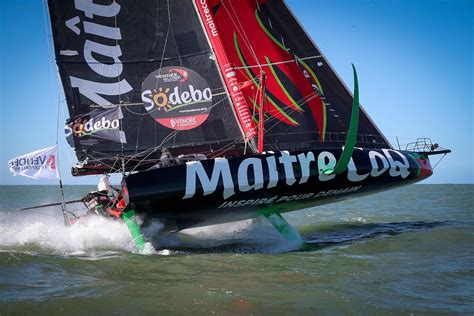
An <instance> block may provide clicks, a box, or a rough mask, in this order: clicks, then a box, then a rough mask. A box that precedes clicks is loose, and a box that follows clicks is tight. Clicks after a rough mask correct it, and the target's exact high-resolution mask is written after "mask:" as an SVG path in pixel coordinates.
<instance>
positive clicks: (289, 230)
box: [263, 212, 304, 245]
mask: <svg viewBox="0 0 474 316" xmlns="http://www.w3.org/2000/svg"><path fill="white" fill-rule="evenodd" d="M263 216H264V217H265V218H266V219H267V220H268V221H269V222H270V223H271V224H272V225H273V227H275V229H276V230H277V231H278V232H279V233H280V234H282V235H283V236H284V237H285V238H286V239H287V240H289V241H291V242H292V243H297V244H299V245H303V244H304V241H303V238H301V236H300V234H299V233H298V231H297V230H296V229H295V228H294V227H293V226H291V225H290V224H289V223H288V222H287V221H286V220H285V218H283V216H281V214H280V213H276V212H271V213H265V214H263Z"/></svg>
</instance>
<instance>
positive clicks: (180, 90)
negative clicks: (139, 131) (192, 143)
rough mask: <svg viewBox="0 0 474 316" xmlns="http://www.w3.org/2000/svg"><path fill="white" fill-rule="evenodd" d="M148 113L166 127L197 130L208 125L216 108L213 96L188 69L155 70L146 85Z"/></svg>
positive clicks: (205, 84) (143, 87) (144, 94)
mask: <svg viewBox="0 0 474 316" xmlns="http://www.w3.org/2000/svg"><path fill="white" fill-rule="evenodd" d="M141 97H142V101H143V105H144V106H145V109H146V110H147V112H148V113H149V114H150V115H151V116H152V117H153V118H154V119H155V121H157V122H158V123H160V124H161V125H163V126H166V127H168V128H171V129H176V130H188V129H193V128H196V127H198V126H199V125H201V124H202V123H204V121H205V120H206V119H207V117H208V116H209V112H210V108H211V105H212V92H211V89H210V88H209V86H208V84H207V82H206V81H205V80H204V79H203V78H202V77H201V76H200V75H199V74H197V73H196V72H194V71H193V70H191V69H187V68H184V67H166V68H162V69H158V70H155V71H154V72H152V73H151V74H150V75H148V77H147V78H146V79H145V81H144V82H143V85H142V94H141Z"/></svg>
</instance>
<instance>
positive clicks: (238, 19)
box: [230, 2, 262, 70]
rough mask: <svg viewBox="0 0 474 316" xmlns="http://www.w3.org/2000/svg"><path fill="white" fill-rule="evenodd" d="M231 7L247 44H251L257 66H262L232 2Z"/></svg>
mask: <svg viewBox="0 0 474 316" xmlns="http://www.w3.org/2000/svg"><path fill="white" fill-rule="evenodd" d="M230 7H231V8H232V11H233V12H234V14H235V16H236V18H237V22H239V25H240V27H241V29H242V30H243V34H244V36H245V39H246V40H247V42H248V43H249V47H250V49H251V52H252V54H253V55H254V56H255V58H256V59H257V64H260V63H259V61H258V58H257V54H256V53H255V51H254V50H253V47H252V43H251V42H250V40H249V38H248V37H247V33H246V32H245V30H244V27H243V26H242V23H241V22H240V18H239V16H238V15H237V12H236V11H235V8H234V5H233V4H232V2H230ZM261 69H262V67H260V70H261Z"/></svg>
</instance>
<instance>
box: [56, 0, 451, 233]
mask: <svg viewBox="0 0 474 316" xmlns="http://www.w3.org/2000/svg"><path fill="white" fill-rule="evenodd" d="M48 6H49V13H50V17H51V25H52V31H53V40H54V48H55V55H56V63H57V66H58V69H59V74H60V77H61V81H62V85H63V89H64V94H65V96H66V101H67V104H68V109H69V114H70V119H68V121H67V122H66V125H65V133H66V137H67V139H68V142H69V144H70V145H71V146H72V147H74V150H75V152H76V155H77V159H78V162H77V164H76V166H74V167H73V169H72V173H73V175H74V176H86V175H99V174H102V175H104V174H111V173H120V174H122V175H123V181H122V186H121V187H120V188H118V193H117V195H116V196H115V199H114V200H115V202H110V201H109V200H107V201H108V202H110V203H111V204H110V206H107V205H106V208H108V209H109V211H115V212H116V213H115V214H116V216H117V217H119V218H120V217H121V216H122V215H121V214H122V213H125V212H126V211H128V210H134V211H135V212H137V213H141V214H143V215H144V216H145V218H146V219H150V218H159V219H160V220H162V221H164V222H166V223H169V225H168V226H167V227H173V229H178V230H180V229H184V228H190V227H196V226H205V225H212V224H218V223H225V222H232V221H238V220H243V219H248V218H254V217H258V216H264V217H267V218H268V219H269V220H270V221H271V222H272V224H273V225H274V226H275V227H276V228H277V229H278V230H279V231H280V232H282V233H283V234H286V235H288V236H289V235H295V231H294V230H292V229H291V227H289V225H288V223H286V221H285V220H284V218H283V217H282V216H281V214H282V213H285V212H289V211H295V210H300V209H303V208H307V207H312V206H317V205H321V204H325V203H331V202H335V201H339V200H342V199H345V198H347V197H350V196H358V195H364V194H368V193H373V192H377V191H380V190H386V189H389V188H393V187H396V186H400V185H405V184H411V183H414V182H417V181H421V180H423V179H425V178H427V177H429V176H430V175H431V174H432V167H431V165H430V160H429V156H430V155H434V154H440V153H443V154H446V153H447V152H449V150H444V149H442V148H439V147H438V148H437V145H436V146H435V145H432V144H431V143H427V142H424V143H423V145H422V146H421V145H420V143H417V144H414V145H413V146H412V147H411V148H406V150H401V149H400V148H398V149H395V148H393V147H392V146H391V145H390V143H389V142H388V140H387V139H386V137H385V136H384V135H383V134H382V132H381V131H380V130H379V129H378V127H377V126H376V125H375V123H374V122H373V121H372V120H371V119H370V117H369V116H368V114H367V113H366V112H365V111H364V109H363V108H362V107H361V106H360V105H359V88H358V81H357V73H356V70H355V68H353V74H354V88H353V93H351V92H350V90H349V89H348V88H347V87H346V86H345V85H344V83H343V82H342V81H341V79H340V78H339V77H338V75H337V74H336V73H335V71H334V69H333V68H332V67H331V65H330V64H329V62H328V61H327V59H326V58H325V57H324V55H323V54H322V53H321V51H320V49H319V48H318V47H317V46H316V45H315V43H314V42H313V41H312V40H311V39H310V37H309V36H308V35H307V33H306V32H305V31H304V30H303V28H302V26H301V25H300V23H299V22H298V20H297V19H296V17H295V16H294V15H293V13H292V12H291V10H290V9H289V7H288V6H287V5H286V3H285V2H284V1H283V0H172V1H171V0H141V1H126V0H114V1H107V2H105V3H104V2H99V1H93V0H75V1H62V0H48ZM100 199H101V194H100V193H98V192H92V193H90V194H89V195H88V196H87V197H86V199H85V201H86V202H87V203H88V205H89V206H90V207H95V206H97V205H98V204H100V203H101V202H100ZM170 229H171V228H170Z"/></svg>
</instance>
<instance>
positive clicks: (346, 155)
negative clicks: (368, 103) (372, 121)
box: [334, 65, 359, 174]
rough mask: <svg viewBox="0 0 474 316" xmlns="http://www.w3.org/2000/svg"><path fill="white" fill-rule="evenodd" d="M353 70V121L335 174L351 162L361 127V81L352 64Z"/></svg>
mask: <svg viewBox="0 0 474 316" xmlns="http://www.w3.org/2000/svg"><path fill="white" fill-rule="evenodd" d="M352 71H353V73H354V100H353V101H352V113H351V122H350V125H349V132H348V133H347V138H346V144H345V145H344V150H343V151H342V154H341V157H340V158H339V161H338V162H337V165H336V167H335V168H334V173H335V174H340V173H342V172H343V171H344V170H346V168H347V165H348V164H349V161H350V159H351V157H352V153H353V152H354V147H355V143H356V140H357V131H358V129H359V83H358V81H357V72H356V69H355V67H354V65H352Z"/></svg>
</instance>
